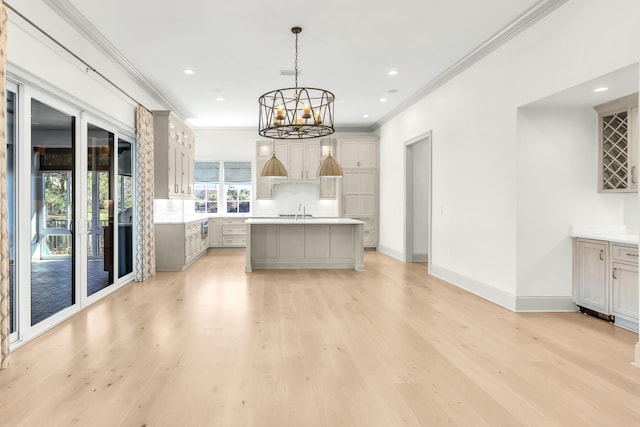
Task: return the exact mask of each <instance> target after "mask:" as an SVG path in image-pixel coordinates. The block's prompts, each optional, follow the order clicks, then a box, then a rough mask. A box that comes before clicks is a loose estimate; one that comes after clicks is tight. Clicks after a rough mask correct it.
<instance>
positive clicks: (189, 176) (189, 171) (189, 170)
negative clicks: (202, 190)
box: [187, 153, 196, 197]
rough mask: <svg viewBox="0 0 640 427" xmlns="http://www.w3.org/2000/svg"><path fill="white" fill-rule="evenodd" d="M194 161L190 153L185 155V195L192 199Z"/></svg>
mask: <svg viewBox="0 0 640 427" xmlns="http://www.w3.org/2000/svg"><path fill="white" fill-rule="evenodd" d="M195 166H196V165H195V159H194V156H193V154H192V153H187V194H188V195H189V196H190V197H193V180H194V176H193V174H194V172H195Z"/></svg>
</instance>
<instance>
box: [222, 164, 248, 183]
mask: <svg viewBox="0 0 640 427" xmlns="http://www.w3.org/2000/svg"><path fill="white" fill-rule="evenodd" d="M224 182H226V183H233V184H239V185H251V162H224Z"/></svg>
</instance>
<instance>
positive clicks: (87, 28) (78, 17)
mask: <svg viewBox="0 0 640 427" xmlns="http://www.w3.org/2000/svg"><path fill="white" fill-rule="evenodd" d="M42 1H43V2H44V3H46V4H47V6H49V8H51V10H53V11H54V12H55V13H56V14H57V15H58V16H60V17H61V18H62V19H63V20H64V21H65V22H67V24H69V25H70V26H71V27H72V28H74V29H75V30H76V31H77V32H78V33H79V34H80V35H82V36H83V37H84V38H85V39H86V40H88V41H89V42H90V43H91V44H93V45H94V46H95V47H96V49H97V50H98V51H99V52H101V53H102V54H103V55H105V56H106V57H107V58H108V59H109V60H111V61H112V62H113V63H114V64H115V65H116V66H118V67H119V68H120V69H122V70H123V71H124V72H125V74H127V75H128V76H129V77H130V78H131V79H132V80H133V81H134V82H135V83H136V84H137V85H138V86H140V87H141V88H142V89H143V90H144V91H145V92H147V93H148V94H149V95H150V96H151V97H152V98H153V99H155V100H156V101H158V102H159V103H160V104H162V105H165V106H166V107H167V108H168V109H170V110H172V111H173V112H175V113H176V114H177V115H178V116H184V114H182V109H181V108H178V107H177V106H176V105H175V103H174V102H172V101H170V100H169V99H167V97H166V96H164V95H163V94H162V93H161V92H160V91H159V90H158V89H157V88H156V87H155V86H154V85H153V84H151V82H149V80H147V78H146V77H145V76H144V75H143V74H142V73H141V72H140V71H139V70H138V69H137V68H136V67H135V66H134V65H133V64H132V63H131V62H130V61H129V60H128V59H127V58H125V57H124V55H122V54H121V53H120V52H119V51H118V49H116V48H115V46H113V45H112V44H111V42H109V40H107V38H106V37H105V36H104V35H102V33H101V32H100V31H98V29H97V28H96V27H95V26H94V25H93V24H92V23H91V22H90V21H89V20H88V19H87V18H86V17H85V16H84V15H83V14H81V13H80V11H79V10H78V9H76V8H75V6H73V5H72V4H71V3H70V2H69V0H42Z"/></svg>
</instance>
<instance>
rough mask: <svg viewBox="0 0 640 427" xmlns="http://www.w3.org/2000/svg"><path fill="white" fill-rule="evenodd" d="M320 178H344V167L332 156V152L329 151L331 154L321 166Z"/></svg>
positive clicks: (319, 169) (319, 170)
mask: <svg viewBox="0 0 640 427" xmlns="http://www.w3.org/2000/svg"><path fill="white" fill-rule="evenodd" d="M318 176H319V177H326V178H342V177H343V176H344V174H343V173H342V167H341V166H340V163H338V161H337V160H336V159H334V158H333V156H332V155H331V150H329V154H327V157H326V158H325V159H324V160H323V161H322V163H321V164H320V167H319V168H318Z"/></svg>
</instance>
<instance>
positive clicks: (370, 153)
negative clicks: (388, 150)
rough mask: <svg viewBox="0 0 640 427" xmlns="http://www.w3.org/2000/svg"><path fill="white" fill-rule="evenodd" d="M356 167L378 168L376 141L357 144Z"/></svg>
mask: <svg viewBox="0 0 640 427" xmlns="http://www.w3.org/2000/svg"><path fill="white" fill-rule="evenodd" d="M358 167H360V168H376V167H378V143H377V142H376V141H360V142H359V143H358Z"/></svg>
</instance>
